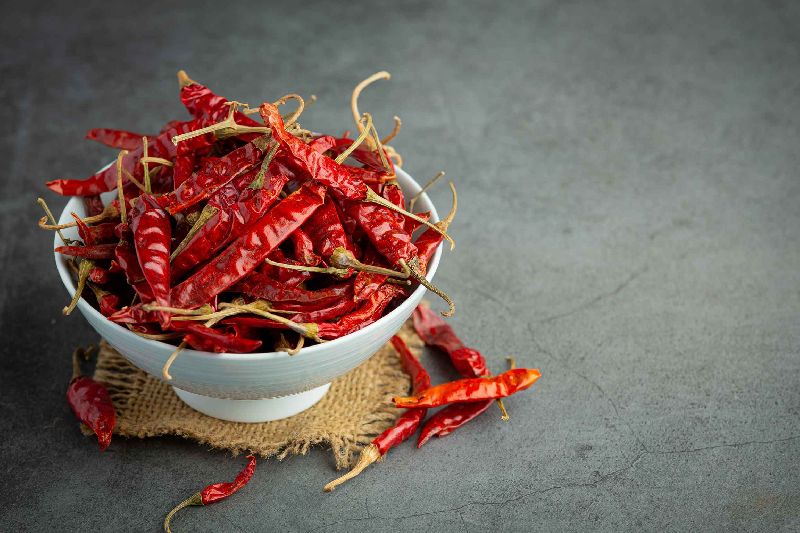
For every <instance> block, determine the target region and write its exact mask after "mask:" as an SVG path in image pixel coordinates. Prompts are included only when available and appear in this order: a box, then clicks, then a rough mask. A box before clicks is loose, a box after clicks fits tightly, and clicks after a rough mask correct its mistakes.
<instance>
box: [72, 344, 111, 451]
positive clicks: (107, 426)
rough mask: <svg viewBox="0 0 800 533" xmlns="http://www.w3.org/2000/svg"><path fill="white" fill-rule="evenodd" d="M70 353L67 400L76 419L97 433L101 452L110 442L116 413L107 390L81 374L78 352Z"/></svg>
mask: <svg viewBox="0 0 800 533" xmlns="http://www.w3.org/2000/svg"><path fill="white" fill-rule="evenodd" d="M80 352H81V350H75V352H73V354H72V380H71V381H70V382H69V387H67V402H68V403H69V406H70V407H72V411H73V412H74V413H75V416H77V417H78V419H79V420H80V421H81V422H83V423H84V424H86V425H87V426H88V427H89V428H90V429H91V430H92V431H94V434H95V435H97V443H98V444H99V445H100V451H101V452H102V451H103V450H105V449H106V448H108V445H109V444H111V432H112V431H113V429H114V425H115V424H116V417H117V414H116V412H115V411H114V404H113V403H112V402H111V396H110V395H109V394H108V390H106V388H105V387H104V386H103V385H101V384H100V383H98V382H96V381H95V380H93V379H92V378H90V377H88V376H82V375H81V368H80V362H79V360H78V354H79V353H80Z"/></svg>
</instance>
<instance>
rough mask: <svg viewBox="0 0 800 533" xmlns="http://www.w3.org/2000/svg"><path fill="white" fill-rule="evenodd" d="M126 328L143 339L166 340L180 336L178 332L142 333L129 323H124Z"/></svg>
mask: <svg viewBox="0 0 800 533" xmlns="http://www.w3.org/2000/svg"><path fill="white" fill-rule="evenodd" d="M126 326H128V329H129V330H131V331H132V332H133V333H135V334H136V335H138V336H140V337H142V338H143V339H150V340H151V341H168V340H172V339H177V338H179V337H181V334H180V333H142V332H141V331H136V330H135V329H133V327H132V325H131V324H126Z"/></svg>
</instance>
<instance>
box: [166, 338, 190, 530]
mask: <svg viewBox="0 0 800 533" xmlns="http://www.w3.org/2000/svg"><path fill="white" fill-rule="evenodd" d="M184 348H186V341H181V343H180V344H179V345H178V347H177V348H175V351H174V352H172V353H171V354H170V355H169V357H168V358H167V361H166V362H165V363H164V366H163V367H162V368H161V377H162V378H164V381H172V375H170V373H169V367H171V366H172V363H174V362H175V359H177V358H178V356H179V355H180V354H181V352H182V351H183V349H184ZM173 511H175V510H173ZM173 514H175V513H174V512H171V513H170V514H169V515H167V518H171V515H173ZM168 522H169V520H167V521H165V522H164V523H165V524H167V523H168ZM165 527H166V526H165Z"/></svg>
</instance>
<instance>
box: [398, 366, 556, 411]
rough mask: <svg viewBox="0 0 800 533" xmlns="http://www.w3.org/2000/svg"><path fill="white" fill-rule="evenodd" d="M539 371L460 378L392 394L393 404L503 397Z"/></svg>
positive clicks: (532, 379)
mask: <svg viewBox="0 0 800 533" xmlns="http://www.w3.org/2000/svg"><path fill="white" fill-rule="evenodd" d="M541 375H542V374H541V373H540V372H539V370H538V369H536V368H515V369H514V370H508V371H506V372H503V373H502V374H498V375H496V376H492V377H482V378H469V379H460V380H458V381H451V382H449V383H444V384H442V385H437V386H435V387H431V388H430V389H428V390H426V391H425V392H423V393H422V394H419V395H413V396H398V397H395V398H392V401H393V402H394V404H395V406H396V407H429V408H430V407H439V406H440V405H447V404H450V403H463V402H479V401H483V400H494V399H497V398H505V397H507V396H511V395H512V394H515V393H517V392H519V391H522V390H525V389H527V388H528V387H530V386H531V385H533V384H534V383H536V380H537V379H539V377H540V376H541Z"/></svg>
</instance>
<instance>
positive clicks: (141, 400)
mask: <svg viewBox="0 0 800 533" xmlns="http://www.w3.org/2000/svg"><path fill="white" fill-rule="evenodd" d="M398 335H400V336H401V337H403V339H404V340H405V341H406V342H407V343H408V345H409V348H410V349H411V351H412V352H413V353H414V354H415V355H416V356H417V357H419V356H420V354H421V353H422V347H423V343H422V341H421V340H420V338H419V337H418V336H417V335H416V333H415V332H414V330H413V327H412V326H411V323H410V321H408V322H406V324H405V325H404V326H403V328H402V329H401V330H400V332H398ZM94 378H95V379H96V380H97V381H99V382H101V383H103V384H105V385H106V387H107V388H108V390H109V393H110V394H111V398H112V400H113V402H114V407H115V408H116V411H117V425H116V427H115V429H114V434H115V435H119V436H123V437H138V438H145V437H157V436H161V435H177V436H180V437H184V438H187V439H192V440H195V441H197V442H198V443H200V444H202V445H205V446H209V447H211V448H214V449H220V450H228V451H230V452H231V453H233V454H240V453H242V452H251V453H256V454H258V455H260V456H262V457H277V458H278V459H283V458H284V457H287V456H288V455H305V454H306V453H308V451H309V450H310V449H311V447H313V446H324V447H329V448H330V449H331V451H332V453H333V457H334V461H335V463H336V467H337V468H344V467H348V466H350V465H351V464H352V463H353V460H354V458H355V456H356V455H357V454H358V452H359V451H360V450H361V448H363V447H364V446H365V445H367V444H368V443H369V442H370V441H371V440H372V439H373V438H374V437H375V436H376V435H378V434H379V433H381V432H382V431H383V430H385V429H386V428H388V427H389V426H390V425H391V424H393V423H394V421H395V419H396V418H397V416H399V414H400V410H399V409H397V408H395V407H394V406H393V404H392V402H391V398H392V396H397V395H403V394H405V393H406V392H407V391H408V389H409V378H408V376H407V375H406V374H405V373H404V372H403V370H402V367H401V365H400V361H399V359H398V357H397V354H396V353H395V351H394V349H393V348H392V347H391V344H389V343H387V344H386V345H385V346H384V347H383V348H381V349H380V350H379V351H378V352H377V353H376V354H375V355H374V356H372V357H371V358H370V359H369V360H367V361H366V362H364V363H363V364H362V365H361V366H359V367H358V368H356V369H354V370H352V371H351V372H349V373H348V374H346V375H344V376H341V377H340V378H338V379H336V380H335V381H334V382H333V384H332V385H331V388H330V391H329V392H328V394H326V395H325V397H324V398H323V399H322V400H320V402H319V403H317V404H316V405H315V406H313V407H312V408H310V409H308V410H307V411H304V412H303V413H300V414H298V415H295V416H293V417H290V418H287V419H284V420H276V421H274V422H263V423H257V424H245V423H238V422H227V421H223V420H218V419H216V418H212V417H209V416H206V415H203V414H201V413H199V412H197V411H195V410H193V409H191V408H190V407H188V406H187V405H186V404H184V403H183V402H182V401H181V400H180V399H179V398H178V397H177V396H176V395H175V393H174V392H173V391H172V388H171V387H170V386H168V385H167V384H165V383H163V382H161V381H160V380H158V379H155V378H153V377H151V376H149V375H147V374H146V373H145V372H143V371H142V370H139V369H138V368H136V367H135V366H133V365H132V364H131V363H129V362H128V361H127V360H126V359H124V358H123V357H122V356H121V355H120V354H119V353H118V352H116V351H115V350H114V349H113V348H112V347H111V346H109V345H108V344H107V343H105V342H101V344H100V353H99V355H98V361H97V367H96V369H95V374H94Z"/></svg>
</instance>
